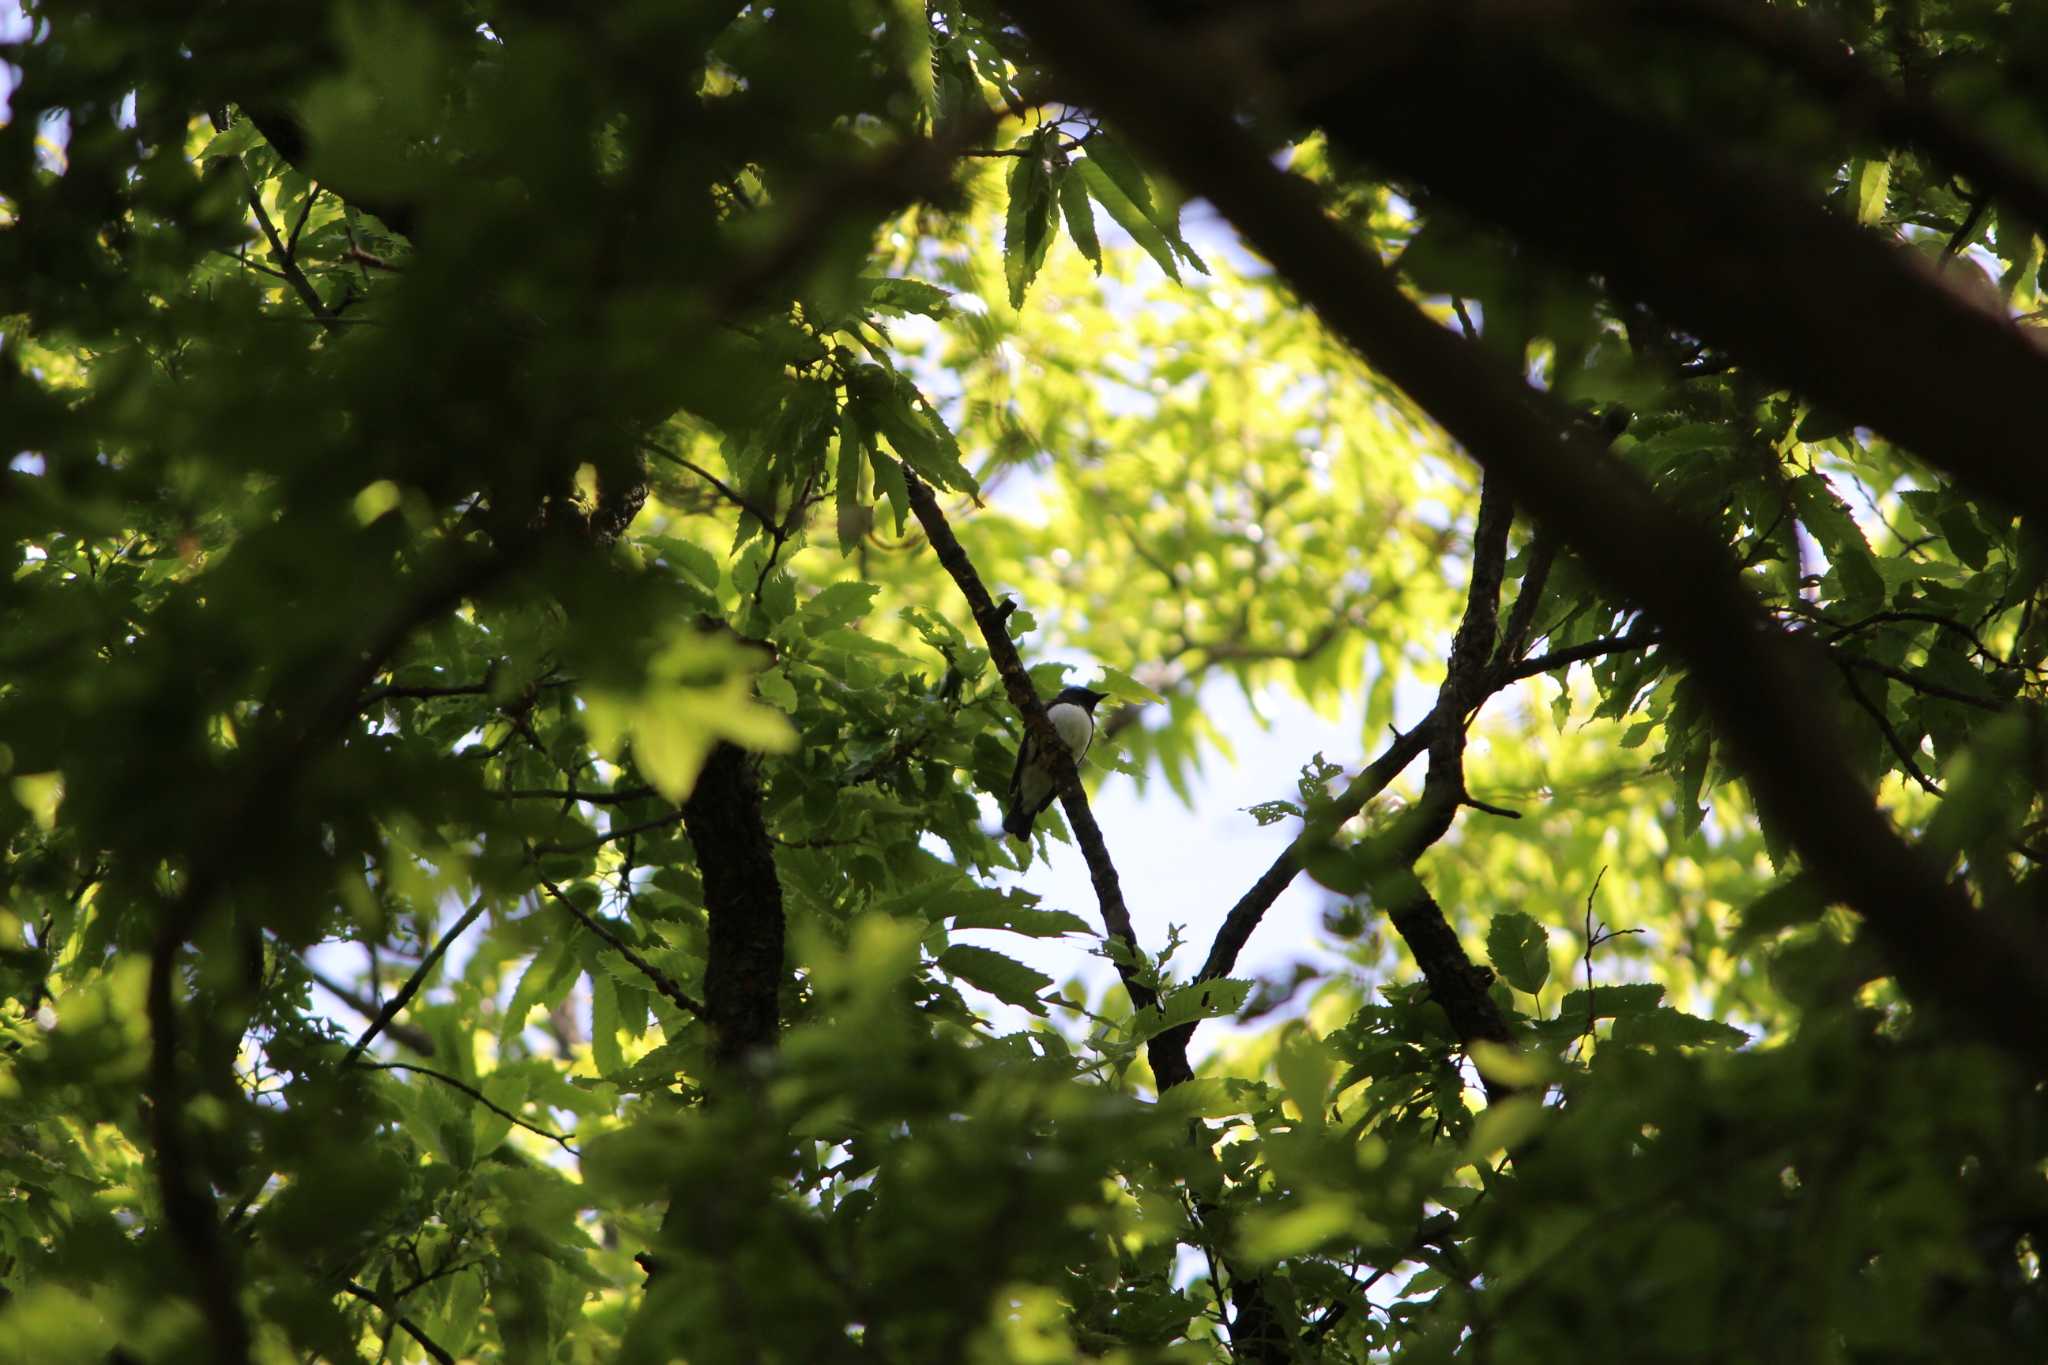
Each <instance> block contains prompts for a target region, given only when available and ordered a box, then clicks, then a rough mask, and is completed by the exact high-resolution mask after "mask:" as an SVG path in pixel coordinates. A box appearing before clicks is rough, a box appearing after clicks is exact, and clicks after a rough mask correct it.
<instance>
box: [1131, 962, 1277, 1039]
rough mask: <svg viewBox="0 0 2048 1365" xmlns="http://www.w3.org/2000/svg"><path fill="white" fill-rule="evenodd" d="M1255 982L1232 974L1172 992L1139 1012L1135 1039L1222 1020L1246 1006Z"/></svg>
mask: <svg viewBox="0 0 2048 1365" xmlns="http://www.w3.org/2000/svg"><path fill="white" fill-rule="evenodd" d="M1251 991H1252V983H1251V982H1249V981H1239V980H1236V979H1234V978H1230V977H1219V978H1217V979H1216V980H1213V981H1197V982H1193V983H1191V984H1189V985H1186V986H1182V987H1180V988H1179V989H1177V990H1175V991H1173V992H1172V993H1171V994H1169V995H1168V996H1167V997H1166V998H1165V999H1164V1000H1162V1001H1160V1003H1159V1004H1158V1006H1157V1007H1156V1008H1153V1009H1150V1010H1143V1011H1140V1012H1139V1013H1138V1014H1137V1015H1135V1016H1133V1018H1132V1021H1131V1030H1132V1039H1133V1041H1135V1042H1141V1043H1142V1042H1144V1041H1146V1040H1147V1039H1149V1038H1153V1037H1156V1036H1157V1035H1159V1034H1162V1033H1165V1032H1166V1031H1167V1030H1168V1029H1175V1028H1179V1027H1180V1026H1181V1025H1183V1024H1192V1023H1195V1022H1197V1021H1199V1020H1202V1019H1221V1018H1224V1017H1226V1016H1228V1015H1233V1014H1236V1013H1237V1012H1238V1011H1239V1010H1241V1009H1243V1008H1244V1002H1245V999H1246V997H1247V996H1249V995H1250V994H1251Z"/></svg>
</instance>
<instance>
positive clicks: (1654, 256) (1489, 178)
mask: <svg viewBox="0 0 2048 1365" xmlns="http://www.w3.org/2000/svg"><path fill="white" fill-rule="evenodd" d="M1558 8H1559V7H1557V6H1528V5H1524V4H1521V3H1519V2H1518V0H1516V2H1512V3H1511V2H1505V0H1461V2H1460V3H1441V0H1402V2H1401V3H1384V4H1374V5H1358V6H1355V7H1342V8H1339V9H1337V10H1334V11H1322V12H1320V13H1333V14H1334V15H1335V16H1336V17H1335V18H1334V19H1332V20H1331V21H1329V22H1327V23H1321V24H1318V25H1316V26H1315V28H1314V31H1313V32H1312V33H1307V34H1303V35H1301V36H1300V37H1299V39H1298V40H1297V42H1296V43H1295V44H1294V45H1293V46H1292V47H1291V48H1290V49H1289V50H1288V51H1286V52H1285V53H1283V54H1281V55H1280V58H1279V64H1278V66H1277V67H1276V68H1275V69H1272V70H1268V71H1265V72H1263V73H1262V74H1261V75H1260V77H1259V80H1260V81H1261V83H1262V86H1263V88H1265V89H1267V90H1269V91H1270V90H1274V89H1290V90H1291V89H1309V90H1314V89H1318V88H1319V89H1321V90H1323V91H1326V92H1328V93H1326V94H1323V95H1322V96H1320V97H1313V96H1312V97H1311V98H1310V99H1309V101H1308V103H1307V105H1306V106H1305V107H1304V108H1302V109H1301V110H1300V113H1301V114H1302V115H1303V116H1304V117H1306V118H1307V119H1308V120H1309V121H1310V122H1312V123H1315V124H1318V125H1320V126H1322V127H1324V128H1326V129H1327V130H1328V132H1329V134H1330V137H1331V140H1332V141H1333V142H1334V143H1336V144H1338V145H1339V146H1341V147H1343V148H1345V149H1346V150H1347V151H1349V152H1351V153H1352V154H1354V155H1357V156H1359V157H1361V158H1362V159H1364V160H1366V161H1367V162H1369V163H1371V164H1374V165H1376V166H1379V167H1381V168H1383V169H1384V170H1386V171H1388V172H1390V173H1392V174H1394V175H1396V176H1399V177H1403V178H1406V179H1409V180H1411V181H1413V182H1414V183H1416V184H1419V185H1422V186H1425V187H1427V188H1428V189H1429V190H1430V191H1431V192H1432V193H1434V194H1435V195H1437V196H1439V197H1440V198H1441V199H1443V200H1445V201H1449V202H1454V203H1456V204H1457V205H1458V206H1459V207H1461V208H1462V209H1464V210H1465V211H1466V212H1468V213H1471V214H1473V215H1474V216H1476V217H1478V218H1480V219H1483V220H1485V221H1488V222H1491V223H1494V224H1497V225H1498V226H1500V227H1502V228H1504V229H1505V230H1507V231H1508V232H1509V233H1511V234H1513V235H1514V236H1516V237H1517V238H1518V239H1520V240H1521V241H1523V242H1525V243H1528V244H1529V245H1530V246H1532V247H1534V248H1535V249H1537V250H1538V251H1541V252H1544V253H1546V254H1548V255H1550V256H1551V257H1553V258H1554V259H1556V260H1558V261H1560V262H1562V263H1565V264H1568V265H1570V266H1571V267H1573V268H1575V269H1578V270H1582V271H1587V272H1591V273H1595V274H1598V275H1599V276H1600V277H1601V278H1602V279H1603V280H1604V281H1605V282H1606V283H1607V284H1608V286H1609V287H1610V288H1611V289H1612V290H1614V291H1615V292H1616V293H1617V294H1619V295H1621V296H1623V297H1629V298H1636V299H1640V300H1642V301H1643V302H1646V303H1648V304H1650V305H1651V306H1653V307H1654V308H1655V309H1656V310H1657V311H1658V312H1659V313H1660V314H1661V315H1663V316H1665V317H1668V318H1671V319H1672V320H1673V321H1675V322H1678V323H1680V324H1682V325H1684V326H1685V327H1686V328H1687V329H1688V330H1689V331H1692V332H1694V333H1695V334H1697V335H1698V336H1699V337H1701V338H1702V339H1703V340H1705V341H1707V342H1709V343H1711V344H1712V345H1713V346H1714V347H1715V348H1716V349H1717V350H1725V351H1726V352H1728V353H1729V354H1730V355H1732V356H1734V357H1736V358H1737V359H1739V360H1742V361H1744V362H1745V363H1747V364H1749V365H1753V366H1755V367H1756V368H1758V369H1760V370H1762V371H1764V372H1766V373H1768V374H1770V375H1772V376H1773V377H1774V378H1776V379H1777V380H1778V381H1779V382H1783V383H1786V384H1789V385H1790V386H1792V387H1794V388H1796V389H1798V390H1799V391H1801V392H1802V393H1804V394H1806V395H1808V396H1809V397H1811V398H1812V399H1814V400H1815V401H1817V402H1819V403H1822V404H1825V405H1826V406H1827V407H1829V408H1830V409H1832V410H1835V411H1839V412H1841V413H1843V414H1845V415H1847V416H1849V417H1851V418H1853V419H1855V420H1856V421H1857V422H1858V423H1859V424H1862V425H1867V426H1870V427H1872V428H1874V429H1876V430H1878V431H1880V432H1883V433H1884V434H1886V435H1887V436H1889V437H1891V438H1892V439H1893V440H1895V441H1897V442H1898V443H1900V444H1901V445H1903V446H1906V447H1908V448H1909V449H1911V450H1913V451H1914V452H1915V453H1916V454H1918V455H1919V456H1921V457H1922V458H1924V459H1926V460H1928V461H1930V462H1932V463H1934V464H1936V465H1938V466H1940V467H1941V468H1943V469H1946V470H1948V471H1950V472H1951V473H1953V474H1955V475H1956V476H1957V477H1958V478H1960V479H1962V480H1964V481H1965V482H1967V483H1970V484H1972V485H1974V486H1975V487H1977V488H1978V489H1980V490H1981V491H1983V492H1987V493H1990V494H1993V495H1994V496H1997V497H1999V498H2001V499H2003V500H2004V501H2006V502H2008V503H2010V504H2011V505H2013V506H2014V507H2017V508H2020V509H2022V510H2025V511H2027V512H2029V513H2031V514H2033V515H2036V516H2041V517H2048V480H2043V479H2041V478H2040V477H2039V474H2038V469H2039V451H2038V449H2037V445H2036V442H2035V441H2034V439H2033V433H2032V432H2031V430H2030V429H2029V427H2028V424H2026V423H2024V422H2015V421H2013V420H2012V417H2011V412H2012V395H2014V394H2020V393H2040V392H2044V391H2048V352H2044V351H2043V349H2042V347H2041V346H2040V344H2039V343H2038V341H2037V340H2036V339H2034V338H2032V337H2030V336H2028V335H2027V334H2026V332H2025V331H2024V329H2022V328H2019V327H2017V326H2016V325H2014V324H2013V323H2012V322H2011V321H2010V320H2009V319H2008V318H2006V317H2004V316H2003V315H2002V314H2000V313H1999V312H1998V311H1997V310H1996V309H1995V308H1990V307H1985V306H1983V305H1982V304H1981V303H1979V302H1978V301H1977V300H1975V299H1972V298H1971V297H1969V296H1967V295H1966V294H1964V293H1962V292H1960V291H1958V290H1956V289H1954V288H1953V287H1951V285H1950V284H1949V283H1948V282H1946V281H1944V280H1942V279H1941V278H1940V277H1939V275H1938V274H1937V273H1936V272H1935V270H1934V269H1933V268H1932V267H1931V266H1929V265H1927V264H1926V263H1925V262H1923V261H1922V260H1920V259H1919V258H1918V257H1916V256H1915V255H1914V254H1913V253H1912V252H1911V251H1910V250H1907V249H1904V248H1901V247H1899V246H1896V245H1894V244H1893V243H1891V242H1890V241H1888V240H1885V239H1883V238H1881V237H1880V236H1878V235H1876V234H1873V233H1871V232H1869V231H1866V230H1864V229H1863V228H1861V227H1859V226H1858V225H1857V224H1856V223H1854V222H1853V221H1851V220H1850V219H1848V218H1847V217H1845V216H1843V215H1841V214H1838V213H1834V212H1831V211H1829V210H1828V209H1827V208H1825V207H1823V206H1822V205H1820V204H1818V203H1816V202H1814V201H1813V199H1812V197H1811V196H1810V195H1808V194H1807V193H1806V192H1805V191H1804V190H1802V189H1801V188H1800V187H1798V186H1797V185H1795V184H1793V183H1791V182H1790V181H1789V180H1788V179H1786V177H1785V176H1784V175H1783V174H1781V173H1780V172H1779V171H1777V170H1776V169H1775V168H1772V167H1768V166H1760V165H1756V164H1751V163H1749V162H1744V161H1739V160H1738V159H1736V157H1735V156H1733V155H1732V154H1731V153H1730V152H1729V151H1728V150H1726V148H1725V146H1724V145H1723V144H1722V143H1721V142H1719V141H1717V140H1715V139H1714V138H1713V137H1712V136H1711V134H1710V133H1707V132H1703V131H1696V130H1693V129H1690V128H1686V127H1682V126H1679V125H1677V124H1675V123H1672V122H1669V121H1667V120H1665V119H1664V118H1662V117H1660V116H1658V115H1656V114H1654V113H1652V112H1650V111H1649V110H1646V109H1644V108H1642V107H1640V106H1639V105H1634V104H1626V103H1623V102H1621V101H1620V99H1619V97H1618V96H1617V95H1616V93H1615V92H1614V91H1613V90H1611V89H1609V88H1606V87H1603V86H1600V85H1599V84H1597V83H1595V82H1591V81H1588V80H1586V79H1585V78H1584V76H1583V74H1582V73H1583V72H1584V71H1585V70H1588V69H1598V68H1599V67H1600V66H1602V65H1611V64H1615V63H1625V62H1628V61H1631V60H1633V59H1634V58H1635V55H1636V53H1637V51H1638V49H1637V47H1636V44H1637V43H1638V42H1639V41H1640V40H1641V39H1642V37H1643V36H1644V35H1643V34H1642V33H1641V32H1640V31H1639V30H1634V29H1632V27H1631V26H1629V25H1627V24H1624V23H1602V22H1598V21H1597V18H1598V16H1602V15H1605V16H1609V17H1617V18H1618V15H1617V14H1616V11H1615V9H1614V8H1613V6H1612V5H1609V4H1594V5H1590V6H1584V7H1571V8H1573V9H1577V10H1578V11H1579V12H1580V13H1581V14H1583V15H1587V16H1594V17H1595V21H1593V22H1587V23H1584V24H1578V25H1567V26H1564V27H1559V26H1558V25H1557V24H1555V23H1554V20H1555V18H1556V17H1557V14H1558ZM1656 8H1658V9H1659V10H1661V9H1662V7H1661V6H1659V7H1656ZM1725 9H1726V10H1727V11H1728V12H1730V13H1732V12H1733V11H1734V6H1733V5H1729V6H1726V7H1725ZM1026 27H1027V28H1034V29H1043V30H1044V32H1043V34H1042V35H1041V36H1044V37H1047V38H1051V37H1053V36H1054V35H1052V33H1051V26H1050V23H1049V21H1047V20H1043V19H1041V20H1040V21H1039V22H1038V23H1036V24H1033V23H1030V22H1028V20H1027V22H1026ZM1102 46H1103V47H1104V48H1105V49H1110V48H1113V47H1114V46H1115V45H1114V44H1113V43H1108V42H1104V43H1103V44H1102ZM1205 52H1206V55H1207V56H1209V57H1210V58H1211V59H1214V58H1215V57H1216V56H1217V49H1214V48H1210V49H1205ZM1197 69H1202V70H1204V71H1205V73H1206V74H1208V75H1211V76H1216V75H1218V72H1217V70H1216V65H1215V62H1214V61H1213V60H1212V61H1210V62H1209V63H1207V64H1205V65H1204V66H1203V67H1201V68H1197ZM1317 73H1323V74H1322V75H1318V74H1317ZM1340 73H1341V78H1340ZM1075 74H1077V75H1078V74H1079V71H1078V68H1076V69H1075ZM1238 74H1240V75H1241V74H1242V73H1238ZM1326 77H1327V79H1326ZM1221 78H1222V79H1223V80H1224V81H1226V83H1228V82H1230V81H1231V79H1232V77H1231V75H1229V74H1224V75H1222V77H1221ZM1452 88H1455V89H1457V90H1458V91H1460V98H1458V99H1456V100H1449V101H1446V100H1443V99H1441V98H1438V95H1439V94H1440V92H1441V91H1443V90H1446V89H1452ZM1244 89H1245V86H1244V85H1242V84H1240V85H1239V91H1240V93H1242V92H1243V90H1244ZM1209 93H1210V100H1211V104H1212V108H1213V110H1214V111H1216V112H1220V111H1221V110H1222V109H1225V108H1227V107H1229V104H1230V101H1229V100H1228V99H1227V98H1225V99H1219V98H1218V97H1217V92H1216V90H1215V88H1214V86H1213V85H1212V86H1211V89H1210V92H1209ZM1124 97H1125V98H1127V97H1128V96H1124ZM1105 108H1107V106H1106V105H1105ZM1126 122H1128V120H1126ZM1237 131H1238V135H1239V136H1240V137H1241V136H1242V130H1241V129H1239V130H1237ZM1180 140H1181V142H1182V143H1183V144H1184V145H1185V146H1186V147H1188V148H1190V149H1191V148H1192V147H1193V146H1194V143H1195V139H1194V138H1192V137H1191V136H1190V135H1189V134H1188V133H1187V132H1186V131H1185V130H1183V132H1182V133H1181V134H1180ZM1157 150H1159V151H1160V152H1161V154H1162V155H1164V149H1163V147H1160V148H1158V149H1157ZM1202 159H1203V160H1204V161H1205V163H1206V167H1205V172H1204V179H1205V180H1206V179H1208V178H1209V177H1210V176H1212V175H1213V174H1214V172H1215V170H1216V168H1217V167H1218V166H1219V164H1220V161H1219V158H1217V157H1214V156H1205V157H1204V158H1202ZM1620 167H1627V168H1628V170H1627V173H1626V174H1622V173H1619V172H1618V170H1617V168H1620ZM1269 169H1271V168H1270V167H1269ZM2008 169H2011V168H2008ZM1276 174H1277V172H1276ZM2011 178H2012V181H2013V184H2014V185H2015V186H2016V187H2018V188H2017V192H2018V193H2021V194H2023V195H2027V197H2028V198H2030V199H2031V197H2032V196H2031V195H2028V194H2027V191H2026V190H2025V188H2024V184H2023V179H2024V178H2023V177H2020V176H2018V175H2017V174H2015V175H2014V176H2013V177H2011ZM1194 183H1195V181H1194V180H1193V179H1192V178H1190V179H1189V184H1190V185H1193V184H1194ZM1239 192H1240V193H1242V191H1239ZM1293 198H1294V199H1295V202H1296V203H1300V202H1301V200H1300V196H1299V195H1298V194H1297V195H1296V196H1293ZM1275 208H1276V209H1277V206H1275ZM1233 216H1234V215H1233ZM1760 301H1768V305H1767V306H1765V305H1763V304H1762V303H1760ZM1438 415H1439V417H1441V414H1438ZM1560 425H1561V424H1560ZM1534 453H1535V452H1533V451H1531V452H1528V454H1529V455H1530V456H1531V457H1533V456H1534ZM1533 505H1534V504H1531V506H1533ZM1580 548H1582V549H1583V548H1584V547H1583V546H1581V547H1580Z"/></svg>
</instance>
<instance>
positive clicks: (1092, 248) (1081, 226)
mask: <svg viewBox="0 0 2048 1365" xmlns="http://www.w3.org/2000/svg"><path fill="white" fill-rule="evenodd" d="M1060 212H1061V213H1062V214H1063V215H1064V216H1065V218H1066V220H1067V235H1068V236H1069V237H1072V238H1073V239H1074V245H1075V246H1076V247H1077V248H1079V250H1080V252H1081V255H1082V256H1083V257H1085V258H1086V259H1087V261H1088V263H1089V264H1090V265H1093V266H1094V267H1095V273H1096V274H1098V275H1100V274H1101V273H1102V243H1101V242H1099V241H1097V240H1096V237H1095V209H1094V207H1093V206H1092V205H1090V204H1089V202H1088V185H1087V182H1086V181H1085V180H1083V179H1082V178H1081V177H1080V176H1078V175H1071V174H1070V175H1063V176H1061V177H1060Z"/></svg>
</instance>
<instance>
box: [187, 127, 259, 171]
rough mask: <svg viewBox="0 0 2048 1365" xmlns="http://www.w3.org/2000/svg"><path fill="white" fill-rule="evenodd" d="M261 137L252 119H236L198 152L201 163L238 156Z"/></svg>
mask: <svg viewBox="0 0 2048 1365" xmlns="http://www.w3.org/2000/svg"><path fill="white" fill-rule="evenodd" d="M261 136H262V135H261V134H260V133H258V132H257V131H256V123H255V120H253V119H248V118H238V119H236V120H235V121H234V122H233V123H232V124H230V125H229V126H228V128H227V130H226V131H225V132H221V133H216V134H215V135H214V136H213V138H212V139H211V140H210V141H209V142H208V143H207V144H206V146H205V147H204V148H203V149H202V150H201V151H200V153H199V159H200V160H201V161H214V160H218V159H219V158H221V157H226V156H240V155H241V154H242V153H243V152H246V151H248V150H249V148H251V147H253V146H255V145H256V142H257V139H258V138H259V137H261Z"/></svg>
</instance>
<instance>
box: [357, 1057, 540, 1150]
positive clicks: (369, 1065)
mask: <svg viewBox="0 0 2048 1365" xmlns="http://www.w3.org/2000/svg"><path fill="white" fill-rule="evenodd" d="M346 1065H349V1066H353V1067H355V1068H356V1069H357V1070H358V1071H410V1072H412V1073H414V1074H415V1075H420V1076H426V1077H429V1078H430V1079H432V1080H437V1081H439V1082H441V1084H443V1085H446V1086H451V1087H453V1088H454V1089H456V1090H460V1091H461V1092H462V1093H463V1094H465V1095H467V1096H469V1097H470V1098H471V1099H473V1100H475V1101H476V1102H477V1103H478V1104H480V1105H482V1106H483V1107H484V1108H486V1109H488V1110H490V1111H491V1112H492V1113H493V1114H496V1115H497V1116H498V1117H499V1118H501V1119H504V1120H506V1121H507V1122H509V1123H512V1124H514V1125H515V1126H517V1127H520V1128H524V1129H525V1130H526V1131H527V1132H529V1133H532V1134H535V1135H536V1136H538V1137H544V1138H546V1139H547V1140H548V1141H550V1142H556V1143H560V1144H561V1146H562V1150H564V1151H566V1152H568V1153H569V1154H570V1155H571V1156H580V1155H581V1153H579V1152H578V1151H577V1150H576V1145H575V1144H574V1143H572V1142H570V1141H569V1139H568V1138H566V1137H563V1136H562V1135H561V1134H560V1133H555V1132H550V1131H549V1130H548V1129H546V1128H542V1127H540V1126H539V1125H538V1124H533V1123H528V1122H527V1121H526V1120H525V1119H523V1118H521V1117H519V1115H517V1114H515V1113H513V1112H512V1111H511V1110H510V1109H507V1108H506V1107H505V1106H504V1105H502V1104H499V1103H498V1102H497V1101H496V1100H494V1099H492V1098H491V1097H490V1096H489V1095H486V1094H485V1093H484V1092H483V1091H481V1090H479V1089H477V1088H476V1087H475V1086H473V1085H471V1084H470V1083H469V1082H468V1081H465V1080H463V1079H462V1078H461V1077H460V1076H451V1075H449V1074H448V1073H447V1072H445V1071H436V1070H435V1069H434V1068H433V1067H430V1066H415V1065H414V1064H413V1063H411V1062H362V1061H350V1062H348V1063H346Z"/></svg>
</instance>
